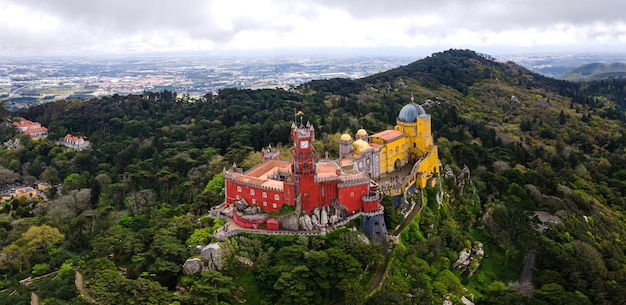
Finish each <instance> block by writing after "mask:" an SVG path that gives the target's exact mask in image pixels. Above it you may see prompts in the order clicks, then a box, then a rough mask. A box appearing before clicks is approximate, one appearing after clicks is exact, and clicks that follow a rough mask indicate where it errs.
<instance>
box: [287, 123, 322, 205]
mask: <svg viewBox="0 0 626 305" xmlns="http://www.w3.org/2000/svg"><path fill="white" fill-rule="evenodd" d="M291 137H292V138H293V148H292V149H291V173H292V176H293V181H294V184H295V185H294V186H295V194H294V195H295V196H298V195H300V198H301V199H302V208H303V209H304V210H306V211H310V210H312V209H313V208H314V207H317V206H318V205H319V203H318V202H317V198H318V196H317V195H318V194H317V193H318V187H317V184H316V182H315V167H316V165H315V151H314V150H313V141H314V140H315V129H314V128H313V126H312V125H311V123H309V122H307V123H306V126H303V125H302V124H301V125H300V126H296V124H295V123H294V124H292V125H291Z"/></svg>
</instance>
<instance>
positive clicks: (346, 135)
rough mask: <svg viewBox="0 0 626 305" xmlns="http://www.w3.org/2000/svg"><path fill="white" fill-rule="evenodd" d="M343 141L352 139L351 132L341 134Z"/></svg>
mask: <svg viewBox="0 0 626 305" xmlns="http://www.w3.org/2000/svg"><path fill="white" fill-rule="evenodd" d="M341 141H352V137H351V136H350V135H349V134H347V133H344V134H342V135H341Z"/></svg>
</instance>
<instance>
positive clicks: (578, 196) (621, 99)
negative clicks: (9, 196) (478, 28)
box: [0, 50, 626, 304]
mask: <svg viewBox="0 0 626 305" xmlns="http://www.w3.org/2000/svg"><path fill="white" fill-rule="evenodd" d="M625 90H626V81H621V80H606V81H596V82H588V83H572V82H566V81H559V80H554V79H550V78H546V77H543V76H541V75H538V74H534V73H532V72H529V71H528V70H526V69H524V68H523V67H521V66H518V65H516V64H514V63H498V62H495V61H494V60H493V59H492V58H490V57H489V56H485V55H481V54H476V53H475V52H472V51H466V50H450V51H446V52H442V53H437V54H433V55H432V56H430V57H427V58H425V59H423V60H420V61H417V62H415V63H413V64H410V65H407V66H403V67H399V68H397V69H394V70H391V71H388V72H385V73H381V74H377V75H373V76H370V77H367V78H364V79H358V80H348V79H331V80H325V81H313V82H310V83H306V84H302V85H301V86H299V87H298V88H296V89H295V90H293V92H290V91H285V90H279V89H276V90H269V89H268V90H235V89H225V90H221V91H220V92H219V94H218V95H217V96H212V95H210V94H208V95H206V96H204V97H203V98H200V99H191V98H189V97H187V96H177V95H176V93H172V92H167V91H165V92H156V93H153V92H146V93H144V94H142V95H129V96H117V95H115V96H111V97H106V98H100V99H92V100H84V101H82V100H74V101H58V102H53V103H49V104H44V105H40V106H36V107H32V108H30V109H27V110H25V111H23V112H20V113H8V112H6V111H5V110H4V109H3V108H1V109H0V110H1V111H3V112H2V113H0V115H1V116H2V117H3V122H4V120H7V122H10V121H12V120H16V119H17V118H19V117H20V116H22V117H25V118H27V119H30V120H33V121H38V122H41V123H42V125H45V126H47V127H48V129H49V132H50V134H49V136H48V138H47V139H43V140H38V141H33V140H31V139H30V138H28V137H27V136H25V135H23V134H16V133H15V131H14V130H13V128H12V127H11V126H10V124H2V125H1V126H0V140H2V142H5V141H7V140H8V139H14V138H19V139H20V145H21V147H20V148H11V149H8V148H6V147H4V146H3V147H2V148H0V187H11V186H12V185H15V184H17V183H25V184H32V183H35V182H36V181H45V182H49V183H50V184H52V185H62V188H61V187H59V188H56V187H53V188H51V189H49V190H47V191H46V195H47V197H48V201H43V200H39V199H36V198H27V197H21V198H19V199H15V200H11V201H9V202H7V203H5V204H3V205H0V275H2V277H0V297H2V299H3V300H6V301H7V302H8V304H30V298H31V294H30V293H31V291H32V292H35V293H37V294H38V295H39V298H40V299H42V300H45V302H46V303H45V304H90V303H92V302H94V303H97V304H177V303H176V302H178V304H206V303H217V302H218V301H219V302H223V303H228V304H237V303H245V304H328V303H333V302H338V301H341V300H344V299H345V300H346V304H365V303H367V304H442V303H443V302H444V300H449V301H451V302H453V303H454V304H461V298H462V297H465V298H467V299H470V300H474V301H475V302H476V303H477V304H622V303H624V302H625V301H624V300H626V292H625V290H624V289H623V287H624V286H625V285H626V257H625V255H624V251H626V244H625V243H624V241H623V240H622V238H623V236H626V222H625V221H626V219H625V218H626V217H625V216H624V209H625V208H626V199H625V195H626V169H625V168H626V167H625V166H626V151H625V149H626V132H625V129H624V123H625V118H626V117H625V115H624V114H625V113H624V107H625V106H626V105H625V103H626V102H625V97H626V94H625V92H624V91H625ZM411 96H414V98H415V101H416V102H418V103H420V104H423V105H424V107H425V109H426V111H427V112H428V113H429V114H431V116H432V124H433V126H432V130H433V132H434V138H435V142H436V144H437V145H438V146H439V155H440V158H441V162H442V166H444V168H442V176H441V177H440V179H441V182H442V183H441V184H440V186H438V187H434V188H428V189H426V190H425V191H424V196H423V200H424V205H423V208H422V209H421V210H420V212H419V214H418V216H417V217H416V218H415V220H414V221H413V222H412V223H411V224H410V225H409V226H408V227H407V228H406V229H404V231H403V232H402V233H401V234H400V240H399V243H398V244H397V245H395V247H393V250H392V252H391V253H388V252H387V251H388V249H389V248H390V247H389V245H379V244H369V243H363V242H362V241H360V239H359V238H358V236H357V235H358V234H357V233H355V232H353V231H349V230H340V231H338V232H334V233H332V234H329V235H327V236H323V237H307V236H300V237H268V236H255V235H245V236H238V237H232V238H229V239H228V240H227V242H226V243H227V244H228V253H229V256H227V260H226V264H225V266H224V268H223V269H222V270H221V271H205V272H203V273H201V274H197V275H183V274H182V264H183V263H184V262H185V260H186V259H187V258H189V257H192V256H194V255H197V254H198V250H197V249H196V245H198V244H201V245H204V244H207V243H209V242H211V241H213V237H212V236H211V234H210V232H211V231H212V230H214V229H215V228H216V227H217V226H219V222H217V221H214V220H212V219H210V218H208V217H207V216H206V214H207V211H208V209H209V208H210V207H211V206H214V205H217V204H219V203H221V202H222V200H223V196H224V194H223V193H222V187H223V177H221V172H222V169H223V168H224V167H230V166H231V165H232V164H233V163H236V164H237V165H238V166H240V167H243V168H244V169H245V168H249V167H251V166H254V165H255V164H256V163H257V162H259V161H260V154H259V153H258V151H259V150H260V149H262V148H263V147H265V146H267V145H269V144H271V145H273V146H279V147H282V146H285V148H284V149H283V152H284V153H287V150H288V147H289V146H290V145H289V141H290V140H289V130H290V125H291V122H292V121H293V119H294V114H295V113H296V111H303V112H304V113H305V115H304V118H305V120H310V121H311V123H312V124H313V125H314V126H315V128H316V133H317V135H318V136H317V138H318V141H317V143H314V146H315V149H316V151H317V152H318V156H323V155H324V153H325V152H328V154H329V157H331V158H336V157H337V156H338V140H339V135H340V134H341V133H343V132H351V133H354V132H355V131H356V130H357V129H359V128H365V129H366V130H367V131H369V132H376V131H380V130H383V129H385V128H389V127H391V126H393V125H395V118H396V116H397V115H398V112H399V110H400V108H401V107H402V106H403V105H405V104H407V103H408V102H410V99H411ZM68 132H69V133H72V134H75V135H84V136H87V137H88V139H89V140H90V141H91V143H92V149H89V150H83V151H79V152H76V151H74V150H71V149H69V148H66V147H63V146H56V145H55V143H54V142H55V141H56V140H57V139H58V138H61V137H63V136H64V135H65V134H66V133H68ZM287 158H288V157H287ZM465 166H467V169H466V170H465V171H463V168H464V167H465ZM440 188H441V189H442V190H443V197H442V198H443V201H442V202H441V203H438V201H437V200H436V197H437V196H438V193H439V191H440ZM384 204H385V208H386V209H385V219H386V222H387V227H388V228H389V230H390V231H392V230H393V229H394V228H395V226H396V225H397V224H399V223H400V222H401V219H402V215H401V214H399V213H400V211H398V210H396V209H395V208H394V207H393V206H392V205H391V204H390V199H389V198H386V200H385V202H384ZM546 217H547V218H546ZM546 219H548V220H546ZM542 220H543V221H542ZM353 225H355V226H358V222H357V223H354V224H353ZM479 244H482V246H479ZM473 248H475V249H479V248H480V249H482V250H484V254H482V255H480V254H477V253H479V251H478V252H477V251H472V249H473ZM464 252H471V253H473V254H472V258H473V260H472V261H471V262H469V263H468V264H467V265H465V264H460V265H459V264H458V263H457V262H458V261H459V257H461V256H463V253H464ZM387 255H388V256H389V262H388V266H387V277H386V279H385V280H384V281H383V283H382V285H381V286H380V287H379V288H377V289H375V290H374V291H372V293H371V294H369V292H370V287H369V285H370V282H371V280H372V278H373V277H374V273H375V271H376V269H377V267H378V266H379V265H380V264H381V263H382V262H383V261H385V260H384V258H385V256H387ZM529 256H531V257H535V259H536V263H535V265H534V268H532V277H531V279H532V285H522V284H520V283H519V282H518V276H519V275H520V270H522V267H523V266H524V263H525V261H526V258H527V257H529ZM249 262H252V264H250V263H249ZM55 271H58V273H56V274H53V275H51V276H50V277H46V278H43V279H39V280H36V281H34V282H33V284H31V285H29V286H23V285H20V284H19V283H18V281H19V280H21V279H24V278H26V277H28V276H32V277H35V276H40V275H45V274H48V273H50V272H55ZM77 272H79V273H77ZM83 276H84V281H85V282H86V290H84V291H82V292H81V291H80V290H79V289H77V287H75V284H74V279H75V278H77V277H83ZM81 288H82V287H81Z"/></svg>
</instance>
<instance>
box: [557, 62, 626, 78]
mask: <svg viewBox="0 0 626 305" xmlns="http://www.w3.org/2000/svg"><path fill="white" fill-rule="evenodd" d="M623 77H626V63H623V62H620V63H591V64H586V65H582V66H579V67H576V68H573V69H571V70H569V71H568V72H566V73H564V74H563V75H561V76H559V78H561V79H566V80H571V81H590V80H600V79H609V78H623Z"/></svg>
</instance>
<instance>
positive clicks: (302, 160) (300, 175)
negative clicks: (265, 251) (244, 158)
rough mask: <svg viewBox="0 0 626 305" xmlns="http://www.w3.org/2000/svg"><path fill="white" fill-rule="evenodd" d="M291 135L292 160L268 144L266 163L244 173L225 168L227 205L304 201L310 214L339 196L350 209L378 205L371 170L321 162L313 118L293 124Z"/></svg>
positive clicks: (266, 206) (274, 206)
mask: <svg viewBox="0 0 626 305" xmlns="http://www.w3.org/2000/svg"><path fill="white" fill-rule="evenodd" d="M291 137H292V139H293V141H294V146H293V148H292V149H291V161H283V160H278V151H277V150H275V149H271V148H268V149H265V150H264V151H263V163H261V164H259V165H257V166H256V167H253V168H252V169H250V170H248V171H246V172H245V173H244V172H242V171H241V170H239V169H237V168H236V167H235V168H232V169H230V170H227V171H224V180H225V184H226V186H225V191H226V204H227V205H230V204H232V203H235V202H237V201H240V200H241V199H243V200H245V202H246V203H248V204H252V205H256V206H259V207H261V209H262V210H263V211H264V212H278V210H280V208H281V207H282V206H283V205H284V204H287V205H290V206H295V205H296V200H299V201H300V202H301V208H302V210H304V211H306V212H307V213H311V212H312V211H313V210H314V209H316V208H323V207H326V206H330V205H331V203H332V202H333V201H337V202H338V203H340V204H342V205H343V206H345V207H346V209H347V213H348V214H353V213H356V212H361V211H362V212H375V211H378V210H379V208H380V199H379V196H378V194H377V193H376V192H374V190H372V189H371V188H370V182H371V180H370V178H369V177H368V176H367V174H366V173H364V172H354V173H344V172H343V171H342V170H341V168H340V167H339V165H338V164H337V163H336V162H334V161H328V160H326V161H319V162H316V160H315V158H316V154H315V151H314V150H313V144H312V143H313V141H315V129H314V128H313V126H312V125H311V124H310V123H307V124H306V125H302V124H301V125H300V126H296V125H295V123H293V124H292V126H291ZM298 197H299V198H298Z"/></svg>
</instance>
